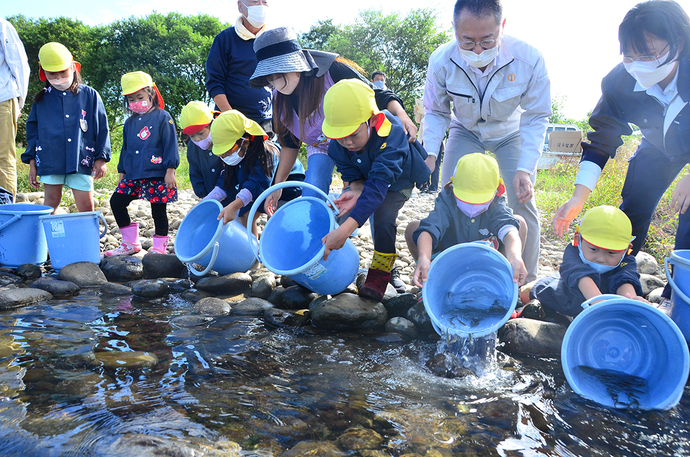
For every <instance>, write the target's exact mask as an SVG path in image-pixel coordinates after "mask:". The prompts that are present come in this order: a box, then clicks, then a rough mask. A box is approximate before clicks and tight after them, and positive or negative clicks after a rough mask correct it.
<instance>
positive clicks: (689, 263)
mask: <svg viewBox="0 0 690 457" xmlns="http://www.w3.org/2000/svg"><path fill="white" fill-rule="evenodd" d="M669 264H671V265H673V274H671V272H670V271H669V268H668V265H669ZM664 267H665V268H666V279H667V280H668V283H669V285H670V286H671V289H672V292H671V303H672V305H673V307H672V308H671V319H673V322H675V323H676V325H677V326H678V328H680V331H681V332H682V333H683V336H685V340H686V341H688V342H690V298H688V296H689V295H690V250H687V249H683V250H677V251H673V252H672V253H671V257H667V258H665V259H664Z"/></svg>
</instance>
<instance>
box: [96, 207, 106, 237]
mask: <svg viewBox="0 0 690 457" xmlns="http://www.w3.org/2000/svg"><path fill="white" fill-rule="evenodd" d="M98 217H99V218H100V219H101V221H103V231H102V232H101V233H100V235H99V236H98V238H103V237H104V236H105V234H106V233H107V232H108V223H107V222H106V221H105V217H103V213H101V212H100V211H98Z"/></svg>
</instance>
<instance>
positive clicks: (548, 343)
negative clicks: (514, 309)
mask: <svg viewBox="0 0 690 457" xmlns="http://www.w3.org/2000/svg"><path fill="white" fill-rule="evenodd" d="M565 331H566V327H565V326H563V325H559V324H554V323H552V322H544V321H537V320H534V319H523V318H520V319H511V320H509V321H508V322H506V324H505V325H504V326H503V327H501V329H499V331H498V338H499V340H500V341H501V342H502V343H503V344H504V351H505V352H507V353H509V354H512V355H524V356H532V357H557V356H559V355H560V354H561V343H562V342H563V336H564V335H565Z"/></svg>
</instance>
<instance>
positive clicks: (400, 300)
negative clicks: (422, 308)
mask: <svg viewBox="0 0 690 457" xmlns="http://www.w3.org/2000/svg"><path fill="white" fill-rule="evenodd" d="M416 304H417V297H416V296H415V295H414V294H410V293H405V294H399V295H395V296H394V297H391V298H390V299H388V300H385V301H383V305H384V306H385V307H386V311H388V316H389V317H396V316H400V317H405V315H406V314H407V310H409V309H410V308H412V307H413V306H414V305H416Z"/></svg>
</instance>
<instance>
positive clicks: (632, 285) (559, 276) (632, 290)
mask: <svg viewBox="0 0 690 457" xmlns="http://www.w3.org/2000/svg"><path fill="white" fill-rule="evenodd" d="M633 239H634V237H633V236H632V224H631V223H630V219H628V216H626V215H625V213H624V212H623V211H621V210H620V209H618V208H614V207H613V206H597V207H596V208H592V209H590V210H588V211H587V212H586V213H585V215H584V216H583V217H582V221H581V222H580V225H579V226H578V227H577V229H576V230H575V236H574V238H573V243H572V244H570V245H568V246H567V247H566V248H565V252H564V253H563V262H562V263H561V266H560V268H559V273H554V274H552V275H550V276H547V277H545V278H542V279H539V280H537V281H536V282H535V283H530V284H527V285H525V286H524V287H522V288H521V289H520V300H522V302H523V303H527V302H528V301H530V300H533V299H535V298H536V299H537V300H539V301H540V302H541V304H542V306H543V308H544V311H545V312H546V313H547V315H548V314H549V311H551V312H554V311H555V312H558V313H560V314H563V315H565V316H570V317H574V316H576V315H577V314H579V313H580V312H581V311H582V306H581V305H582V303H583V302H584V301H585V300H589V299H590V298H592V297H596V296H597V295H601V294H617V295H621V296H623V297H627V298H632V299H634V300H639V301H642V302H645V303H648V302H647V300H645V299H644V298H643V297H641V295H642V286H641V285H640V275H639V274H638V272H637V261H636V260H635V257H634V256H632V255H630V250H631V249H632V241H633Z"/></svg>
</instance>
